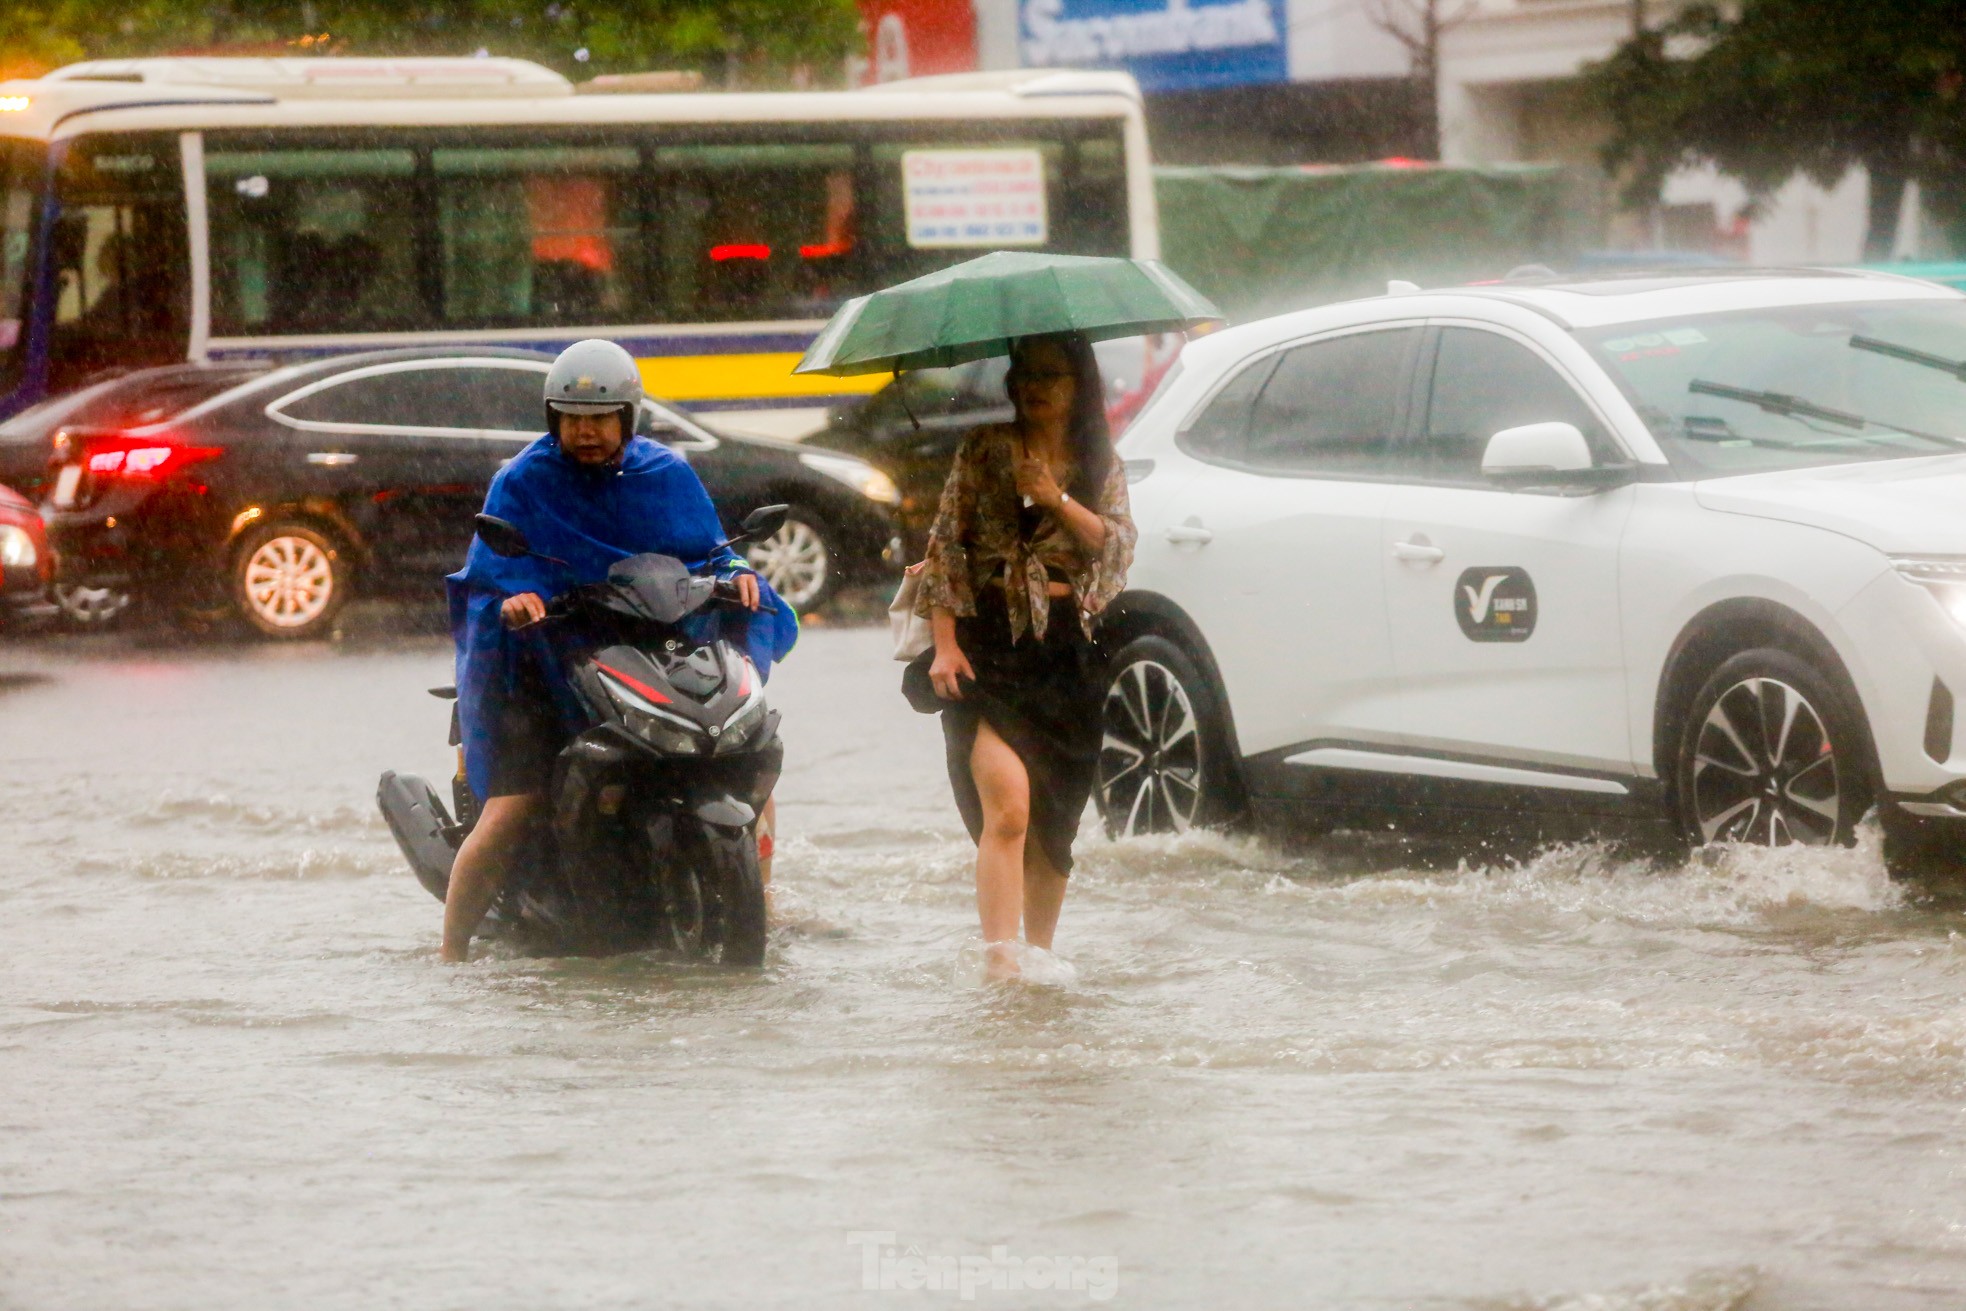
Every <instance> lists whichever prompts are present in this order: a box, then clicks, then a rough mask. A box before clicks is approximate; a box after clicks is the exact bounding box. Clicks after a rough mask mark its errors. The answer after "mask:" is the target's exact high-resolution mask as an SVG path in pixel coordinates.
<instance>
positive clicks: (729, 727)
mask: <svg viewBox="0 0 1966 1311" xmlns="http://www.w3.org/2000/svg"><path fill="white" fill-rule="evenodd" d="M764 721H765V699H764V697H762V696H756V695H754V696H753V697H752V698H751V699H750V700H749V701H746V702H745V703H744V704H743V705H742V706H739V707H738V710H737V713H736V714H734V715H732V716H731V717H730V718H729V720H727V721H726V722H725V723H724V726H723V731H722V733H721V734H719V736H718V738H717V747H716V749H717V752H718V754H722V753H723V752H726V751H741V750H743V749H744V748H745V747H747V746H749V745H750V744H751V739H752V738H753V737H755V736H757V732H758V725H760V724H762V723H764Z"/></svg>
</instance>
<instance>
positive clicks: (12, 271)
mask: <svg viewBox="0 0 1966 1311" xmlns="http://www.w3.org/2000/svg"><path fill="white" fill-rule="evenodd" d="M42 160H43V155H42V151H41V148H40V147H39V146H38V145H33V144H30V143H28V142H25V141H0V395H4V394H5V393H7V392H10V391H12V390H13V389H14V386H15V385H16V384H17V383H18V382H19V381H20V372H21V361H22V359H24V358H25V356H26V352H27V332H26V330H25V324H26V321H27V306H28V303H29V287H28V280H29V275H30V273H31V271H32V270H33V267H34V264H33V260H32V258H31V255H32V252H33V249H34V219H35V216H36V215H37V213H38V212H39V210H40V206H39V205H37V204H36V203H35V202H36V201H37V200H39V199H40V196H41V168H42Z"/></svg>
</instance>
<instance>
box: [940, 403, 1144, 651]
mask: <svg viewBox="0 0 1966 1311" xmlns="http://www.w3.org/2000/svg"><path fill="white" fill-rule="evenodd" d="M1016 459H1017V434H1016V430H1015V429H1013V428H1011V427H1009V426H1008V425H998V426H992V427H988V428H978V429H976V430H975V431H973V432H971V433H970V434H969V435H968V436H967V437H965V438H963V442H962V445H961V446H959V447H958V448H957V449H956V462H955V466H954V467H953V468H952V469H950V470H949V480H948V481H947V482H945V483H944V484H943V485H942V502H941V505H940V506H939V507H938V509H937V510H936V514H935V526H934V527H933V528H931V529H930V530H929V534H928V556H927V559H926V560H925V561H924V567H923V569H922V573H921V591H920V593H919V597H918V599H917V601H916V603H915V607H916V611H917V613H919V614H922V615H927V614H929V613H931V612H932V611H933V610H934V609H935V608H936V607H938V606H939V607H942V608H944V609H946V610H948V611H950V612H951V613H952V614H956V615H973V614H975V613H976V592H977V589H978V588H980V587H985V586H988V585H989V584H990V582H991V580H992V579H994V578H997V577H998V576H1000V575H1001V576H1002V577H1004V578H1005V579H1006V580H1015V584H1016V585H1015V586H1008V585H1007V586H1005V588H1004V600H1005V603H1006V604H1005V608H1006V609H1007V610H1008V611H1009V612H1010V635H1011V640H1012V641H1018V640H1020V639H1022V637H1023V636H1024V634H1025V633H1027V632H1029V633H1031V634H1032V635H1033V636H1035V637H1037V638H1038V639H1039V640H1043V638H1044V630H1045V623H1046V620H1047V619H1048V618H1049V617H1050V613H1051V604H1050V599H1049V597H1048V596H1047V595H1046V584H1047V583H1049V582H1050V581H1051V575H1052V574H1053V573H1054V572H1055V573H1056V574H1058V575H1059V576H1060V577H1062V578H1064V579H1065V580H1066V581H1068V582H1070V583H1071V586H1072V595H1073V596H1074V597H1075V598H1076V599H1077V601H1078V608H1079V623H1080V625H1081V626H1082V627H1083V628H1084V629H1085V635H1086V636H1087V637H1088V638H1089V637H1091V636H1092V624H1093V620H1094V619H1095V618H1097V617H1098V615H1099V614H1100V612H1102V611H1103V610H1105V608H1106V607H1107V605H1109V604H1110V603H1111V602H1112V599H1113V598H1114V597H1116V596H1118V595H1119V594H1120V592H1121V590H1122V589H1124V588H1125V587H1126V570H1127V566H1128V565H1130V564H1132V563H1133V543H1134V539H1135V538H1136V537H1138V536H1139V534H1138V532H1137V531H1136V530H1135V529H1134V527H1133V513H1132V510H1131V509H1130V508H1129V505H1128V502H1127V495H1126V469H1125V466H1124V464H1123V463H1122V462H1121V461H1120V460H1119V458H1118V457H1117V456H1116V457H1114V459H1113V463H1112V467H1111V468H1110V469H1108V470H1107V473H1106V485H1105V486H1104V487H1101V488H1100V489H1099V495H1098V498H1097V500H1098V504H1099V506H1100V510H1099V518H1100V520H1101V522H1103V523H1104V524H1105V525H1106V541H1105V544H1104V545H1103V546H1102V547H1101V548H1100V549H1099V551H1098V552H1097V553H1096V554H1095V553H1093V552H1090V551H1088V550H1087V549H1086V548H1085V546H1084V544H1082V543H1081V542H1080V541H1079V539H1078V538H1077V537H1075V536H1073V535H1072V530H1071V529H1069V528H1067V527H1066V526H1065V525H1064V524H1063V523H1062V522H1061V521H1060V520H1059V519H1058V517H1057V516H1056V515H1054V514H1052V513H1051V512H1050V511H1049V510H1045V511H1041V512H1039V513H1040V516H1041V517H1040V519H1039V522H1038V527H1037V530H1036V532H1034V533H1033V534H1032V535H1031V536H1030V538H1029V539H1028V540H1027V539H1026V538H1025V536H1024V535H1023V532H1022V531H1021V529H1020V528H1019V524H1018V519H1019V514H1018V511H1019V510H1020V509H1021V508H1022V505H1023V498H1022V497H1021V496H1019V495H1018V493H1017V478H1016V473H1015V469H1016Z"/></svg>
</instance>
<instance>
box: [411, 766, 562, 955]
mask: <svg viewBox="0 0 1966 1311" xmlns="http://www.w3.org/2000/svg"><path fill="white" fill-rule="evenodd" d="M540 801H541V798H540V797H539V796H538V795H537V794H526V795H521V796H509V797H491V798H488V799H487V800H486V802H485V808H484V809H483V810H482V811H480V812H479V814H478V822H477V823H476V824H473V825H472V826H471V833H470V835H469V836H468V837H466V838H465V839H464V845H463V846H461V847H459V848H458V849H457V859H456V860H455V861H454V862H452V864H451V883H450V887H449V889H448V890H447V891H446V893H445V896H444V942H443V946H441V947H440V948H438V951H437V954H438V956H439V957H440V958H441V959H443V960H447V961H462V960H466V959H468V958H469V957H470V954H471V935H472V934H473V933H476V932H477V931H478V922H479V921H480V920H482V919H484V918H485V912H486V911H488V910H490V909H491V905H492V902H494V901H496V900H497V899H498V893H499V889H501V888H503V887H504V886H505V875H506V873H507V871H508V870H509V869H510V868H511V865H512V853H513V852H514V851H516V850H517V849H518V846H519V843H520V841H521V840H522V839H523V838H524V837H525V828H526V821H527V820H528V819H530V818H531V816H532V812H533V810H534V808H535V807H537V806H538V805H539V803H540Z"/></svg>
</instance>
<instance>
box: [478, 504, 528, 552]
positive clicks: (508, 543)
mask: <svg viewBox="0 0 1966 1311" xmlns="http://www.w3.org/2000/svg"><path fill="white" fill-rule="evenodd" d="M471 522H472V523H473V524H474V525H476V526H477V529H478V540H479V541H481V542H483V543H484V544H485V545H486V546H488V547H490V548H491V553H492V554H493V555H498V556H503V557H505V558H506V559H507V560H516V559H518V558H519V557H520V556H525V555H531V554H532V544H531V543H530V542H528V541H526V534H525V532H524V531H523V530H522V529H520V527H519V525H517V524H515V523H509V522H507V521H506V520H504V519H500V518H499V517H498V516H497V515H491V514H481V515H477V516H475V517H474V518H473V519H472V520H471Z"/></svg>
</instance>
